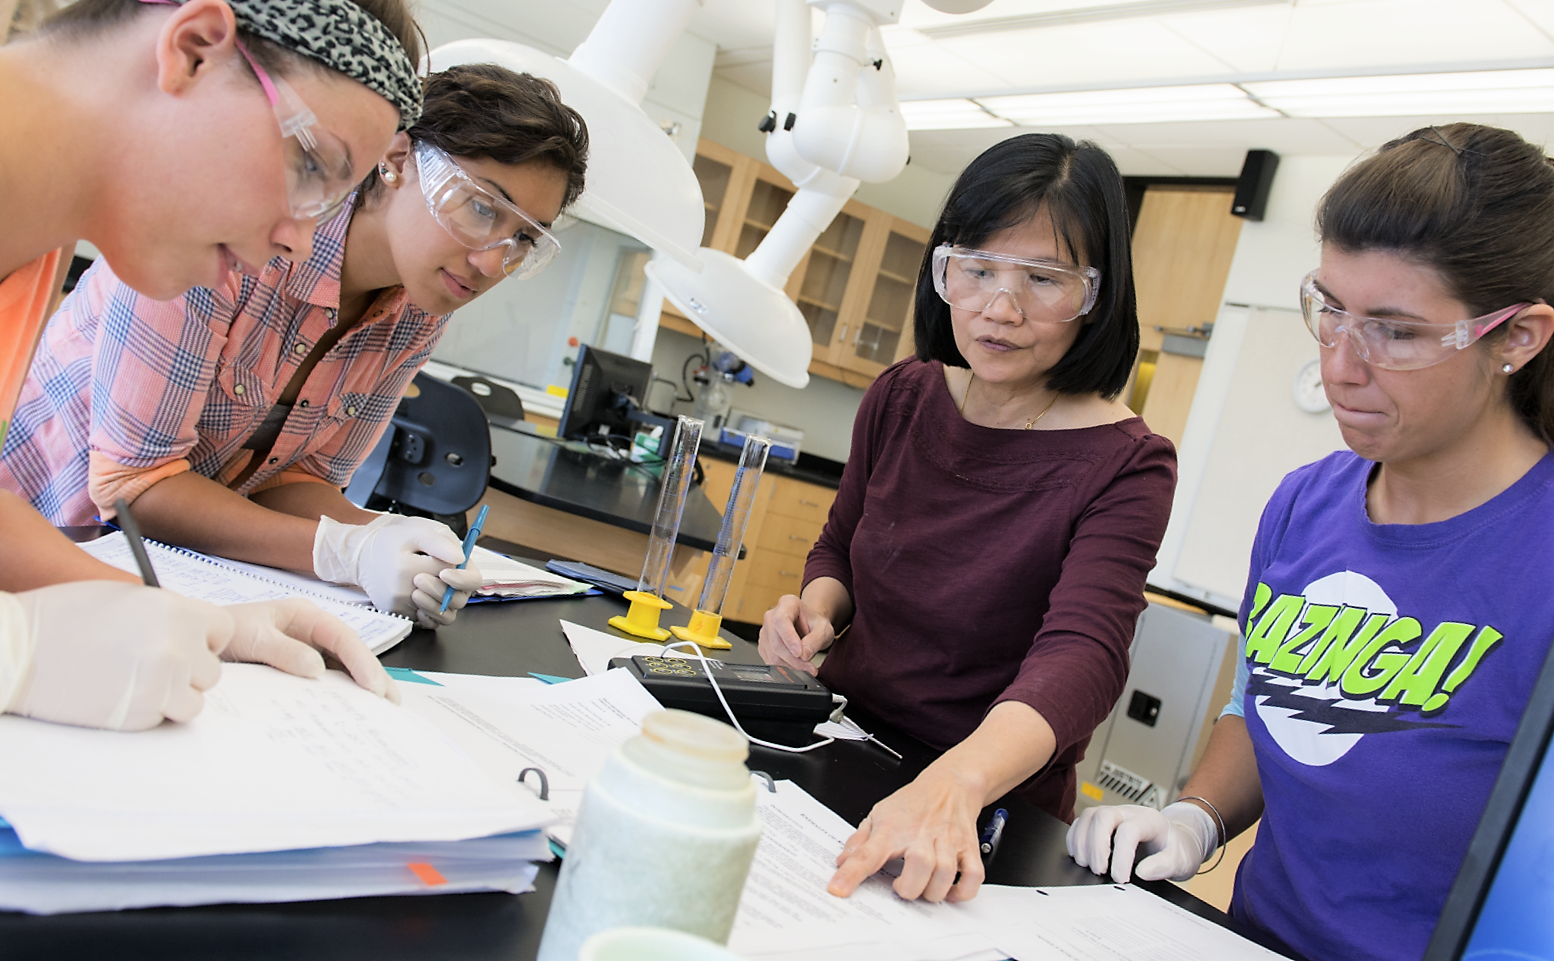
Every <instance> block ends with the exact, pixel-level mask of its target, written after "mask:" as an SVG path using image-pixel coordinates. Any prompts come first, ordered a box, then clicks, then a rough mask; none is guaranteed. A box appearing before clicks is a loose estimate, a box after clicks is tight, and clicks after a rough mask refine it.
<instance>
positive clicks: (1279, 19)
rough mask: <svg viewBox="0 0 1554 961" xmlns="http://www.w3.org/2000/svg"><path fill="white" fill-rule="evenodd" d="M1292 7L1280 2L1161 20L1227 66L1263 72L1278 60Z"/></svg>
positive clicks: (1240, 69)
mask: <svg viewBox="0 0 1554 961" xmlns="http://www.w3.org/2000/svg"><path fill="white" fill-rule="evenodd" d="M1291 9H1292V8H1291V7H1289V6H1285V5H1278V6H1268V7H1246V8H1242V9H1231V10H1207V11H1204V12H1202V13H1184V14H1177V15H1175V16H1170V17H1161V18H1160V20H1159V22H1160V23H1161V24H1163V25H1164V26H1166V27H1168V28H1170V29H1171V30H1173V31H1175V32H1176V33H1177V34H1179V35H1181V36H1182V37H1183V38H1185V39H1187V40H1189V41H1191V42H1192V43H1193V44H1195V45H1197V46H1198V47H1200V48H1201V49H1203V50H1204V51H1205V52H1207V53H1209V54H1211V55H1212V56H1213V57H1214V58H1215V59H1217V60H1219V61H1221V62H1222V63H1223V64H1224V65H1225V69H1227V70H1230V71H1232V72H1235V73H1259V72H1262V71H1266V70H1272V69H1274V67H1275V65H1276V64H1277V63H1278V61H1279V50H1280V49H1281V48H1282V47H1283V46H1284V31H1285V28H1286V26H1287V25H1288V24H1289V20H1290V13H1291Z"/></svg>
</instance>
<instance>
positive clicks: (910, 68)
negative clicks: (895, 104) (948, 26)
mask: <svg viewBox="0 0 1554 961" xmlns="http://www.w3.org/2000/svg"><path fill="white" fill-rule="evenodd" d="M980 63H982V61H981V59H980V58H977V59H967V57H966V56H965V55H964V53H963V52H958V51H955V50H952V49H950V48H949V47H947V46H946V45H944V44H943V43H924V44H915V45H912V46H908V47H897V48H895V49H892V50H890V64H891V66H892V67H894V68H895V70H896V89H897V90H898V91H900V93H901V96H902V97H905V98H909V99H919V100H921V99H926V98H928V97H954V96H958V95H959V94H961V93H966V92H973V91H978V92H980V91H984V90H1000V89H1003V88H1004V87H1005V86H1006V83H1005V81H1004V80H1003V78H1001V77H1000V76H999V75H998V74H997V73H994V72H992V71H989V70H987V69H985V68H983V67H981V66H978V64H980Z"/></svg>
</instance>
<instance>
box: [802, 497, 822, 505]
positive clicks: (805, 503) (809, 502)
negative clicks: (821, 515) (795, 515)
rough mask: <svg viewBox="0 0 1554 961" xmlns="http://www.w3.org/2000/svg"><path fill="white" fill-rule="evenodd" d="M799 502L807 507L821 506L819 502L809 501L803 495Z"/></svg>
mask: <svg viewBox="0 0 1554 961" xmlns="http://www.w3.org/2000/svg"><path fill="white" fill-rule="evenodd" d="M799 503H800V504H803V505H804V506H805V507H819V506H820V505H819V504H817V503H815V502H814V501H807V500H805V499H804V498H802V497H800V498H799Z"/></svg>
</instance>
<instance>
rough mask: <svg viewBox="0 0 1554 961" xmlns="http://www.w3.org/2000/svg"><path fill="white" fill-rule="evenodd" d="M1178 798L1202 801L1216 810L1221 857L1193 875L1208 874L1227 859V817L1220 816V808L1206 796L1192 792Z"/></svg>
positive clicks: (1215, 818) (1210, 808) (1218, 845)
mask: <svg viewBox="0 0 1554 961" xmlns="http://www.w3.org/2000/svg"><path fill="white" fill-rule="evenodd" d="M1177 800H1178V801H1202V802H1203V803H1204V804H1205V805H1207V806H1208V809H1209V810H1210V811H1212V812H1214V820H1215V821H1216V822H1217V823H1218V824H1219V844H1217V845H1215V847H1218V848H1219V857H1217V858H1215V859H1214V863H1213V864H1211V865H1209V866H1208V867H1207V868H1205V869H1203V870H1201V871H1199V872H1198V874H1195V875H1193V876H1194V877H1197V876H1198V875H1202V874H1208V873H1209V872H1210V871H1212V870H1214V869H1215V868H1217V867H1219V866H1220V862H1222V861H1224V860H1225V848H1226V846H1227V845H1228V844H1229V843H1230V832H1229V831H1227V830H1226V829H1225V819H1224V818H1222V817H1220V816H1219V808H1217V807H1215V806H1214V802H1213V801H1210V800H1209V799H1208V798H1206V797H1199V796H1198V795H1196V794H1192V795H1188V796H1186V797H1179V798H1177Z"/></svg>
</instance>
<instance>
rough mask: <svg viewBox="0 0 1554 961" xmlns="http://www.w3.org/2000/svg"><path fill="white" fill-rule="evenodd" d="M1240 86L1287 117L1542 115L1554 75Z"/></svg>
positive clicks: (1552, 102) (1552, 97)
mask: <svg viewBox="0 0 1554 961" xmlns="http://www.w3.org/2000/svg"><path fill="white" fill-rule="evenodd" d="M1241 86H1242V87H1244V88H1245V89H1246V90H1247V92H1248V93H1250V94H1251V95H1252V96H1254V97H1256V98H1257V99H1258V100H1259V101H1261V102H1262V103H1264V104H1265V105H1267V106H1269V107H1272V108H1274V109H1275V110H1278V111H1280V112H1281V113H1283V114H1285V115H1287V116H1290V117H1407V116H1421V115H1428V114H1477V113H1547V112H1548V111H1549V110H1550V109H1551V106H1554V69H1535V70H1476V71H1469V72H1462V73H1421V74H1399V75H1393V76H1386V77H1335V78H1332V79H1323V80H1265V81H1258V82H1256V83H1244V84H1242V85H1241Z"/></svg>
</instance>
